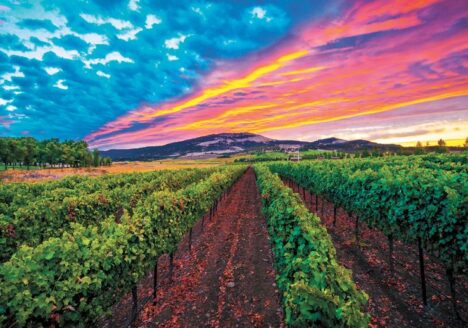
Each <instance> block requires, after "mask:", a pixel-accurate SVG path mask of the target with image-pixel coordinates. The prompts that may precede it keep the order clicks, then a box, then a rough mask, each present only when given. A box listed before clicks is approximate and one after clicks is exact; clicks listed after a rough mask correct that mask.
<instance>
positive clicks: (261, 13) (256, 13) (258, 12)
mask: <svg viewBox="0 0 468 328" xmlns="http://www.w3.org/2000/svg"><path fill="white" fill-rule="evenodd" d="M266 13H267V12H266V10H265V9H263V8H262V7H255V8H253V9H252V11H251V14H252V17H256V18H258V19H263V18H265V16H266Z"/></svg>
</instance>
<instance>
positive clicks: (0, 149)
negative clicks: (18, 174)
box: [0, 138, 9, 170]
mask: <svg viewBox="0 0 468 328" xmlns="http://www.w3.org/2000/svg"><path fill="white" fill-rule="evenodd" d="M8 143H9V139H7V138H0V161H2V162H3V163H4V164H5V170H6V169H7V168H8V158H9V156H8V150H9V145H8Z"/></svg>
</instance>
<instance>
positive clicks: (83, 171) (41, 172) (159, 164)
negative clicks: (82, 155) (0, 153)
mask: <svg viewBox="0 0 468 328" xmlns="http://www.w3.org/2000/svg"><path fill="white" fill-rule="evenodd" d="M232 161H233V159H231V158H214V159H200V160H188V159H165V160H159V161H151V162H116V163H113V164H112V165H111V166H101V167H89V168H88V167H84V168H68V167H67V168H45V169H43V168H40V167H34V169H33V167H31V169H30V170H26V168H25V167H22V168H21V169H14V170H13V169H10V167H8V170H6V171H5V170H4V167H3V166H2V167H0V168H3V170H1V171H0V181H2V182H4V183H9V182H35V181H43V180H55V179H60V178H63V177H65V176H68V175H77V174H78V175H90V176H97V175H102V174H117V173H130V172H149V171H157V170H165V169H172V170H177V169H185V168H192V167H193V168H195V167H198V168H202V167H211V166H218V165H225V164H228V163H231V162H232ZM18 168H20V167H18Z"/></svg>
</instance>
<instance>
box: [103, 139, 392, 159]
mask: <svg viewBox="0 0 468 328" xmlns="http://www.w3.org/2000/svg"><path fill="white" fill-rule="evenodd" d="M298 146H299V147H301V148H302V149H326V150H340V151H348V152H353V151H359V150H364V149H368V150H372V149H378V150H389V151H395V150H397V149H400V148H401V146H399V145H393V144H388V145H387V144H379V143H375V142H371V141H367V140H351V141H348V140H343V139H338V138H327V139H321V140H317V141H313V142H307V141H297V140H276V139H270V138H267V137H264V136H262V135H259V134H254V133H219V134H210V135H207V136H203V137H198V138H193V139H187V140H183V141H178V142H173V143H169V144H167V145H163V146H150V147H143V148H133V149H111V150H106V151H101V154H102V155H103V156H109V157H111V158H112V160H114V161H123V160H130V161H132V160H152V159H165V158H180V157H182V158H203V157H205V158H206V157H216V156H221V155H226V154H235V153H241V152H247V151H253V150H279V149H286V148H289V147H298Z"/></svg>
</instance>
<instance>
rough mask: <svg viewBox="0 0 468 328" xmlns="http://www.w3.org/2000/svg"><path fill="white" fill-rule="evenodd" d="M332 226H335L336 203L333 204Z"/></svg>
mask: <svg viewBox="0 0 468 328" xmlns="http://www.w3.org/2000/svg"><path fill="white" fill-rule="evenodd" d="M333 226H334V227H336V205H335V204H333Z"/></svg>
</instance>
